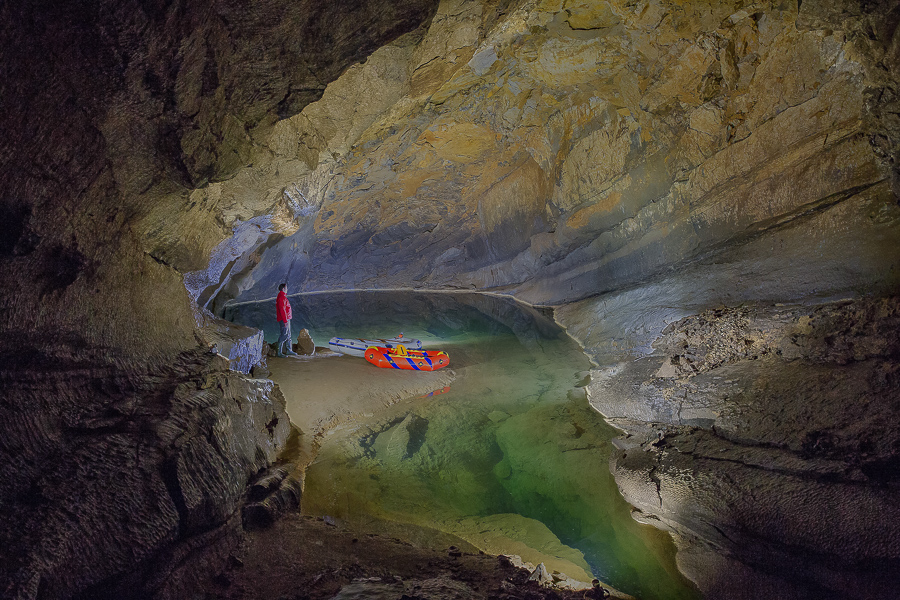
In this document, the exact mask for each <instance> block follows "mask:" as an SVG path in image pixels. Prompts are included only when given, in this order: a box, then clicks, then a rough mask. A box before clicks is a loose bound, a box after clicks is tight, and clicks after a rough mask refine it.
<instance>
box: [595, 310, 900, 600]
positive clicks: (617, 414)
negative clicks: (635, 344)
mask: <svg viewBox="0 0 900 600" xmlns="http://www.w3.org/2000/svg"><path fill="white" fill-rule="evenodd" d="M898 320H900V299H898V298H897V297H893V298H887V299H861V300H854V301H842V302H837V303H827V304H822V305H818V306H815V307H810V306H797V305H790V306H788V305H765V304H752V305H744V306H742V307H738V308H724V307H722V308H718V309H710V310H707V311H704V312H702V313H700V314H699V315H694V316H690V317H686V318H683V319H680V320H678V321H676V322H674V323H671V324H670V325H668V326H667V327H666V328H665V329H664V330H663V331H662V334H661V335H660V336H659V337H658V338H657V339H656V341H655V342H654V343H653V346H652V352H651V353H650V354H648V355H646V356H644V357H642V358H639V359H637V360H633V361H629V362H622V363H620V364H618V365H615V366H609V367H605V368H601V369H596V370H595V371H594V372H593V374H592V375H593V381H592V382H591V384H589V386H588V390H589V396H590V401H591V403H592V404H593V405H594V406H595V407H596V408H597V409H598V410H599V411H600V412H602V413H603V414H604V415H605V416H606V417H607V419H608V420H609V421H610V422H611V423H613V424H614V425H616V426H617V427H619V428H621V429H622V430H624V431H625V432H626V433H627V437H625V438H624V439H622V440H620V441H618V442H617V446H618V448H619V449H618V450H617V452H616V453H615V454H614V456H613V457H612V459H611V463H612V467H613V472H614V474H615V476H616V480H617V482H618V485H619V488H620V490H621V491H622V493H623V494H624V496H625V497H626V499H627V500H628V501H629V502H630V503H632V504H633V505H634V506H635V507H637V509H638V510H639V513H638V515H639V518H640V520H643V521H645V522H649V523H651V524H654V525H656V526H658V527H663V528H665V529H668V530H670V531H672V532H673V533H674V534H675V535H676V540H677V541H679V544H680V546H681V547H682V549H683V551H682V553H681V554H680V555H679V565H680V566H681V568H682V569H683V570H684V571H685V573H686V574H687V575H688V576H689V577H691V578H692V579H693V580H694V581H695V582H697V583H698V585H699V586H700V588H701V589H702V590H704V591H705V592H706V593H707V594H708V595H710V596H711V597H728V598H744V597H747V598H750V597H759V595H760V594H762V593H767V590H768V591H775V590H778V593H779V594H780V595H781V596H782V597H791V598H814V597H817V596H818V595H819V594H820V593H821V590H822V589H831V590H834V591H835V593H842V594H847V595H858V596H859V597H865V598H890V597H891V594H893V593H895V592H894V589H895V588H894V586H895V585H896V580H895V578H894V577H893V575H892V574H893V573H896V572H897V570H896V569H897V566H898V565H900V542H898V540H900V529H898V526H897V523H900V520H898V519H900V509H898V506H900V504H898V499H900V487H898V483H900V471H898V468H897V467H898V465H900V452H898V449H900V436H898V432H897V429H896V427H895V426H894V424H895V423H896V422H897V419H898V418H900V403H898V400H900V380H898V373H900V363H898V357H900V338H898V333H897V332H898V331H900V329H898V325H900V321H898ZM775 565H777V567H776V566H775ZM754 570H756V572H755V573H754Z"/></svg>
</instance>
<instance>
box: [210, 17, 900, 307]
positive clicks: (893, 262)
mask: <svg viewBox="0 0 900 600" xmlns="http://www.w3.org/2000/svg"><path fill="white" fill-rule="evenodd" d="M800 6H801V9H800V10H799V11H798V9H797V6H794V5H791V4H777V3H757V4H754V5H752V6H749V5H748V6H745V4H744V3H739V2H734V3H715V4H714V5H708V4H705V3H669V2H642V3H637V4H635V3H620V2H596V3H560V2H551V1H545V2H540V1H537V0H533V1H529V2H520V3H518V4H515V5H510V6H506V5H502V4H499V5H498V4H496V3H482V2H478V1H469V2H466V1H454V2H444V3H442V5H441V7H440V8H439V10H438V13H437V15H436V16H435V18H434V19H433V21H432V23H431V26H430V27H429V28H428V30H427V32H425V33H424V34H422V35H419V36H407V37H405V38H403V39H402V40H398V41H397V42H395V43H394V44H392V45H390V46H387V47H385V48H382V49H380V50H379V51H377V52H376V53H374V54H373V56H372V57H371V58H370V59H369V61H367V62H366V63H365V64H364V65H358V66H356V67H354V68H353V69H351V70H349V71H348V72H347V73H346V74H345V75H344V76H342V77H341V78H340V79H338V80H337V81H335V82H334V83H332V84H331V85H330V86H329V87H328V89H326V91H325V93H324V95H323V97H322V99H321V100H319V101H318V102H315V103H313V104H311V105H309V106H308V107H307V108H306V109H304V111H303V112H302V113H301V114H299V115H297V116H296V117H294V118H292V119H288V120H286V122H282V123H281V124H279V127H281V128H282V130H283V132H284V135H285V136H287V138H278V139H279V140H280V141H279V142H278V143H279V144H282V143H283V144H287V141H285V140H286V139H290V140H293V141H292V142H291V144H288V145H297V144H301V145H306V146H305V147H306V148H308V149H309V151H310V152H311V154H310V165H311V166H312V165H315V170H314V171H313V172H311V173H309V174H308V175H305V176H303V177H300V178H298V179H296V180H295V182H294V184H293V185H292V186H289V187H288V188H286V189H285V195H284V198H285V199H286V202H289V203H290V202H294V203H295V204H296V206H297V207H299V208H297V209H296V210H295V214H298V215H299V214H300V212H301V210H300V209H302V213H303V216H302V217H301V218H300V219H299V223H300V224H301V225H300V227H299V229H298V231H297V232H296V233H294V234H293V235H287V237H286V238H284V239H280V240H273V238H272V236H269V237H268V238H267V240H269V245H268V246H267V247H266V249H265V251H264V252H257V249H258V248H260V245H259V244H258V245H256V246H255V247H254V248H250V249H247V251H246V252H245V253H244V256H245V257H250V256H251V255H252V254H253V253H254V252H257V254H258V255H257V257H256V258H255V259H254V260H252V261H250V260H245V261H244V262H242V263H241V264H240V265H238V266H236V267H235V268H229V267H228V266H227V265H221V264H219V265H214V267H215V268H214V271H215V273H214V279H215V280H216V281H225V283H224V285H220V286H219V288H218V301H217V302H218V304H217V306H218V309H217V310H221V306H222V305H223V304H224V303H225V302H227V301H228V300H229V299H231V298H236V299H238V300H253V299H261V298H267V297H271V296H273V295H274V291H273V290H275V289H276V288H277V284H278V283H280V282H282V281H287V282H289V284H290V285H291V289H293V290H296V291H303V290H309V291H312V290H319V289H336V288H370V287H371V288H383V287H403V288H436V287H437V288H453V289H485V288H490V289H494V290H502V291H506V292H508V293H512V294H515V295H516V296H517V297H520V298H522V299H525V300H528V301H531V302H535V303H551V304H558V303H565V302H571V301H575V300H579V299H581V298H584V297H586V296H591V295H596V294H599V293H604V292H608V291H612V290H618V289H622V288H623V287H627V286H631V285H636V284H640V283H642V282H644V281H646V280H647V279H648V278H650V277H654V276H658V275H662V274H665V273H666V272H668V271H671V270H672V269H680V268H682V267H684V266H685V265H687V264H691V263H693V262H696V261H697V260H699V259H702V258H704V257H707V256H708V255H710V254H712V253H715V252H718V251H721V250H722V249H723V248H724V249H729V248H732V249H733V248H735V247H738V246H740V245H743V244H746V243H750V242H753V241H756V243H757V246H760V245H762V244H763V243H764V242H759V241H758V240H759V239H760V238H762V239H765V240H768V242H769V244H770V249H769V250H768V251H767V252H768V255H769V256H767V257H760V260H763V258H771V259H772V260H776V259H774V258H772V257H771V254H772V251H773V250H774V251H775V252H778V253H781V254H783V255H785V256H790V255H797V260H796V261H786V260H782V261H781V265H782V267H783V266H784V263H786V262H790V263H791V264H794V263H797V264H799V263H801V262H804V261H805V260H806V259H807V258H809V260H810V261H811V262H806V263H805V264H806V265H807V271H808V272H809V273H812V272H814V271H821V272H822V275H817V276H815V278H816V279H818V280H821V281H811V280H812V279H813V278H814V277H813V276H812V275H810V274H807V275H806V277H805V279H806V281H803V282H802V283H799V284H798V285H797V286H796V287H797V290H798V291H799V293H800V294H801V295H803V294H807V293H814V294H821V295H827V292H825V291H824V288H832V289H833V288H840V289H843V290H848V289H858V288H859V287H865V286H868V285H869V284H871V283H872V282H873V281H877V282H879V283H883V284H884V285H885V286H887V287H890V286H895V285H896V283H897V261H898V253H897V251H896V250H895V248H894V246H895V245H894V244H893V242H892V240H893V239H896V238H895V235H896V223H895V221H894V216H893V212H892V206H893V204H894V202H895V198H896V196H895V193H896V192H895V191H892V186H894V187H896V179H897V170H896V168H895V166H894V165H895V163H893V162H891V160H892V159H890V158H889V156H888V155H889V154H890V152H893V151H894V150H891V148H895V147H896V136H897V131H898V129H897V123H896V122H895V121H896V119H895V117H893V116H891V109H890V108H888V107H889V106H893V104H891V102H893V100H891V98H893V94H895V92H896V74H897V68H898V66H897V57H896V56H895V54H896V50H895V48H894V46H895V45H896V44H895V42H894V41H893V40H894V37H895V36H894V31H895V25H896V21H897V18H898V16H897V11H896V10H895V9H894V10H891V9H893V8H894V7H889V6H887V5H884V6H879V7H874V6H873V7H869V9H868V10H869V11H871V12H863V11H862V10H861V9H854V7H853V6H851V5H849V4H847V3H844V4H842V5H840V6H837V7H836V6H831V5H828V6H826V5H824V4H822V3H811V2H810V3H803V4H801V5H800ZM882 17H883V18H882ZM359 89H367V90H372V93H371V94H366V95H365V96H364V97H362V98H359V97H358V96H359V95H358V94H357V93H356V90H359ZM351 104H352V108H351ZM289 132H290V133H289ZM273 139H274V138H273ZM310 144H311V145H310ZM314 156H317V158H314ZM235 185H237V184H235ZM227 187H228V184H225V185H224V186H223V190H225V189H226V188H227ZM222 193H225V192H224V191H223V192H222ZM825 227H828V228H832V229H833V231H832V232H831V234H830V235H829V234H828V233H826V231H825V230H824V229H823V228H825ZM786 229H792V230H797V231H798V232H799V233H797V234H795V235H793V237H792V239H786V240H785V239H784V235H783V232H784V231H785V230H786ZM810 241H814V242H817V243H819V244H820V245H819V246H818V247H817V248H810V247H809V246H808V244H809V242H810ZM848 244H853V246H852V247H848ZM779 245H780V247H779ZM848 255H852V256H853V258H852V259H850V260H848ZM388 257H389V258H388ZM781 279H785V277H782V278H781Z"/></svg>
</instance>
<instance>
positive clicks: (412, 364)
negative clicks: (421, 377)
mask: <svg viewBox="0 0 900 600" xmlns="http://www.w3.org/2000/svg"><path fill="white" fill-rule="evenodd" d="M406 360H407V362H409V364H410V366H412V368H413V369H415V370H416V371H421V370H422V369H420V368H419V367H417V366H416V361H414V360H413V359H411V358H407V359H406Z"/></svg>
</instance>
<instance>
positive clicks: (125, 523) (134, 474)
mask: <svg viewBox="0 0 900 600" xmlns="http://www.w3.org/2000/svg"><path fill="white" fill-rule="evenodd" d="M73 350H76V351H75V352H72V353H71V354H69V355H63V354H61V353H60V354H57V355H55V356H52V357H50V356H45V357H37V356H32V357H30V358H29V359H27V360H31V361H37V360H43V361H46V365H44V367H43V368H44V369H47V370H46V371H45V372H49V373H52V376H50V377H46V376H44V377H40V378H39V379H35V376H34V375H33V373H34V372H40V371H39V370H40V368H41V365H40V364H34V363H32V364H25V363H23V362H19V363H18V364H12V365H11V364H9V363H8V362H7V363H5V365H4V370H3V371H2V373H0V375H2V377H3V381H4V388H5V392H4V396H5V397H4V404H3V407H2V416H3V423H4V446H3V461H2V467H0V468H2V472H0V482H2V486H0V495H2V498H4V514H3V520H4V525H3V527H2V528H0V531H2V533H0V536H2V539H0V543H2V547H3V555H4V569H3V571H2V572H0V585H2V589H4V590H5V592H4V595H5V596H7V597H13V598H32V597H38V596H40V597H48V598H68V597H72V596H73V595H74V594H76V593H79V592H81V591H83V590H85V589H86V588H89V587H91V586H95V585H98V584H101V583H102V582H104V581H105V580H107V579H111V578H113V577H115V576H117V575H119V574H121V573H122V572H124V571H127V570H129V569H133V568H135V567H136V566H138V565H142V566H143V567H144V568H146V569H147V570H148V572H150V571H152V568H153V566H154V564H155V563H156V561H157V560H158V559H159V557H160V555H161V554H162V551H163V550H166V549H168V548H169V547H171V546H172V545H174V544H176V543H177V542H178V541H179V540H180V539H183V538H185V537H189V536H191V535H197V534H201V533H204V532H208V531H210V530H214V529H216V528H219V527H221V526H223V525H224V524H225V523H226V521H227V520H228V519H229V518H230V517H231V515H232V513H234V511H235V510H236V507H237V505H238V502H239V500H240V499H241V497H242V496H243V494H244V490H245V486H246V484H247V481H248V480H249V478H250V477H251V476H252V475H254V474H255V473H256V472H258V471H259V470H261V469H262V468H264V467H266V466H267V465H268V464H270V463H271V462H273V461H274V459H275V457H276V455H277V454H278V452H279V451H280V449H281V448H282V447H283V446H284V444H285V441H286V439H287V435H288V433H289V432H290V428H291V425H290V421H289V419H288V417H287V414H286V413H285V411H284V398H283V397H282V396H281V392H280V391H279V390H278V389H277V388H275V387H274V384H273V383H272V382H270V381H265V380H247V379H245V378H243V377H242V376H240V375H238V374H235V373H233V372H231V371H229V369H228V362H227V361H226V360H225V359H224V358H222V357H221V356H217V355H211V354H209V353H206V352H200V351H198V352H195V353H192V354H186V355H184V356H183V357H181V358H180V359H179V360H178V362H177V363H175V364H173V365H172V366H171V367H170V368H168V369H167V370H166V371H164V372H162V373H160V372H158V371H148V370H146V369H144V370H141V368H140V367H139V366H137V365H134V364H129V362H128V361H127V360H123V359H122V358H121V357H119V358H116V357H113V356H108V355H104V354H102V353H101V352H99V351H96V350H94V351H85V350H84V349H83V348H80V349H73ZM85 398H90V399H91V400H92V402H86V401H85ZM13 499H17V500H18V501H13ZM142 583H146V582H142ZM151 591H152V590H148V593H149V592H151ZM130 593H135V590H134V589H132V590H130Z"/></svg>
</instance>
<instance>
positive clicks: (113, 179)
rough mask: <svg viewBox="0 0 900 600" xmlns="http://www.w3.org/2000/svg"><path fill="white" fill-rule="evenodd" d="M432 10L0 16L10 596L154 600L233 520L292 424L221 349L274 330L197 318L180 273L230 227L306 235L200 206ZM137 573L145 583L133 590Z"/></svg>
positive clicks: (422, 6)
mask: <svg viewBox="0 0 900 600" xmlns="http://www.w3.org/2000/svg"><path fill="white" fill-rule="evenodd" d="M434 9H435V3H434V2H431V1H426V0H423V1H416V0H411V1H407V0H401V1H400V2H355V1H350V2H338V3H335V2H319V1H316V0H309V1H302V2H295V1H281V0H276V1H274V2H264V3H250V4H248V3H245V2H233V1H231V0H203V1H200V2H185V1H182V0H175V1H172V2H168V1H159V2H157V1H148V2H144V1H130V0H126V1H125V2H119V1H115V2H102V1H101V2H87V3H86V2H79V1H67V0H64V1H62V2H25V3H23V2H6V3H3V4H2V6H0V22H2V23H3V26H2V27H0V56H2V57H3V60H2V61H0V63H2V65H0V131H2V132H3V135H2V136H0V220H2V222H3V226H2V229H0V357H2V368H0V382H2V384H0V387H2V389H3V393H2V394H0V440H2V441H0V465H2V466H0V506H2V507H3V510H2V511H0V513H2V514H0V565H2V567H0V595H2V596H3V597H4V598H37V597H40V598H70V597H73V596H76V595H77V594H79V593H83V594H85V596H86V597H88V596H89V597H97V596H98V595H102V594H106V595H108V596H109V597H124V596H125V595H132V594H135V595H142V594H150V593H152V592H153V591H154V590H153V587H154V586H155V585H157V584H159V585H162V582H161V581H159V580H158V579H156V580H154V579H153V578H154V577H157V578H159V577H162V578H163V579H164V578H165V576H166V573H167V571H165V570H163V571H162V575H160V573H155V574H154V572H153V569H154V568H157V567H161V568H163V569H166V568H173V567H174V566H177V565H178V563H179V560H178V557H179V556H182V557H183V556H184V555H185V553H187V552H189V548H190V542H187V541H185V540H187V539H197V538H203V539H210V538H211V537H216V536H219V537H222V536H224V535H225V534H219V533H217V532H219V531H220V530H222V529H223V527H228V525H227V523H232V524H233V523H234V521H235V517H234V515H235V514H236V508H237V506H238V503H239V502H240V501H241V498H242V496H243V493H244V490H245V488H246V485H247V483H248V481H249V480H250V478H251V477H253V476H254V475H255V474H256V473H257V472H258V471H259V470H260V469H263V468H264V467H266V466H267V465H269V464H270V463H271V462H272V461H273V460H274V459H275V456H276V454H277V453H278V451H279V450H280V449H281V448H282V447H283V446H284V441H285V437H286V436H287V432H288V431H289V427H290V424H289V420H288V418H287V415H286V414H285V412H284V406H283V399H282V398H281V396H280V392H278V390H277V389H276V388H274V387H273V384H272V383H271V382H267V381H263V380H254V379H249V378H247V377H244V376H242V375H239V374H237V373H233V372H227V370H226V367H225V366H224V365H225V361H224V360H223V358H222V357H213V355H211V354H209V353H208V349H207V344H211V343H213V342H218V343H219V346H220V349H221V350H222V352H223V353H224V354H226V355H227V356H229V357H231V358H233V359H234V360H233V361H232V366H234V367H236V368H237V369H238V370H239V371H248V370H249V369H250V367H251V366H252V364H253V362H255V361H257V360H259V356H260V346H261V344H262V336H261V334H259V332H252V334H251V333H247V332H237V334H236V332H235V329H234V328H227V327H223V326H222V325H221V324H216V323H215V322H214V321H212V320H210V319H209V318H208V316H207V315H205V314H204V313H203V312H202V311H198V310H196V306H195V305H194V301H196V300H197V298H196V297H191V296H190V295H189V294H188V293H186V291H185V281H184V276H183V274H184V273H185V272H188V271H191V270H196V269H199V268H202V267H205V266H206V265H207V264H208V262H209V258H210V255H211V252H212V250H213V248H214V247H215V246H216V245H217V244H219V243H220V242H221V241H222V240H223V239H225V238H226V237H227V236H228V235H230V233H231V227H232V225H233V224H234V223H235V222H236V220H237V219H240V220H242V221H248V220H251V219H252V218H254V217H260V216H261V217H262V220H264V221H265V223H266V224H265V227H268V228H269V229H271V230H273V231H278V232H281V231H294V230H296V225H295V224H293V223H292V221H291V218H282V217H281V216H280V215H281V214H282V213H284V214H287V210H288V209H287V208H286V207H285V205H284V203H283V202H281V201H280V200H279V202H278V203H275V204H277V205H276V206H274V208H273V203H272V202H268V200H269V196H271V194H269V196H267V195H266V191H265V190H263V191H261V192H260V197H258V198H257V197H253V198H250V197H248V198H243V199H242V200H243V204H242V205H241V206H240V207H233V206H231V205H229V203H228V200H227V199H222V198H219V197H210V196H209V195H208V194H207V193H206V191H204V190H207V189H209V188H210V185H211V183H210V182H214V181H221V180H228V179H231V178H233V177H234V176H235V174H236V173H238V172H239V171H240V169H242V168H243V167H245V166H247V165H249V164H251V163H254V164H257V165H258V166H259V167H262V163H263V158H264V157H265V156H269V155H271V154H272V152H271V151H270V149H269V148H267V147H264V146H263V144H262V143H261V142H260V141H259V140H260V139H263V140H265V139H268V135H269V132H270V131H272V129H273V128H275V126H276V124H277V123H278V121H279V119H281V118H283V117H287V116H290V115H293V114H295V113H297V112H299V111H300V110H301V109H302V108H303V107H304V106H306V105H307V104H308V103H309V102H311V101H313V100H316V99H318V98H319V97H320V96H321V94H322V92H323V90H324V89H325V86H326V85H327V84H328V82H329V81H331V80H333V79H335V78H336V77H338V76H339V75H340V74H341V73H342V72H343V71H344V70H346V69H347V68H348V66H350V65H352V64H354V63H356V62H358V61H360V60H364V59H365V57H366V56H367V55H368V54H370V53H371V52H372V51H373V50H375V49H376V48H377V47H379V46H380V45H382V44H383V43H385V42H388V41H390V40H392V39H394V38H396V37H398V36H400V35H403V34H405V33H406V32H407V31H410V30H415V29H416V28H417V27H418V26H419V25H420V24H421V23H422V22H424V21H427V20H428V19H429V18H430V17H431V15H432V14H433V12H434ZM294 162H297V161H294ZM299 162H300V163H301V164H305V163H303V161H299ZM275 170H276V171H277V167H276V168H275ZM291 173H293V172H291ZM273 185H275V184H273ZM198 190H200V191H198ZM278 197H279V198H280V197H281V188H279V189H278ZM279 211H281V212H279ZM270 213H271V214H270ZM238 526H239V517H238ZM179 544H181V548H182V549H181V550H177V548H178V547H179ZM173 548H175V549H174V550H173ZM179 552H180V554H179ZM166 557H168V558H166ZM167 561H168V562H167ZM166 564H167V565H168V567H166ZM135 569H137V570H138V572H139V573H142V574H143V575H145V576H146V577H147V578H146V579H144V580H140V579H139V580H137V581H135V580H133V579H131V580H120V579H119V578H120V577H121V576H122V574H123V573H125V572H128V571H134V570H135ZM154 582H155V583H154ZM117 586H119V587H117ZM85 590H87V591H85ZM176 596H177V594H176Z"/></svg>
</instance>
